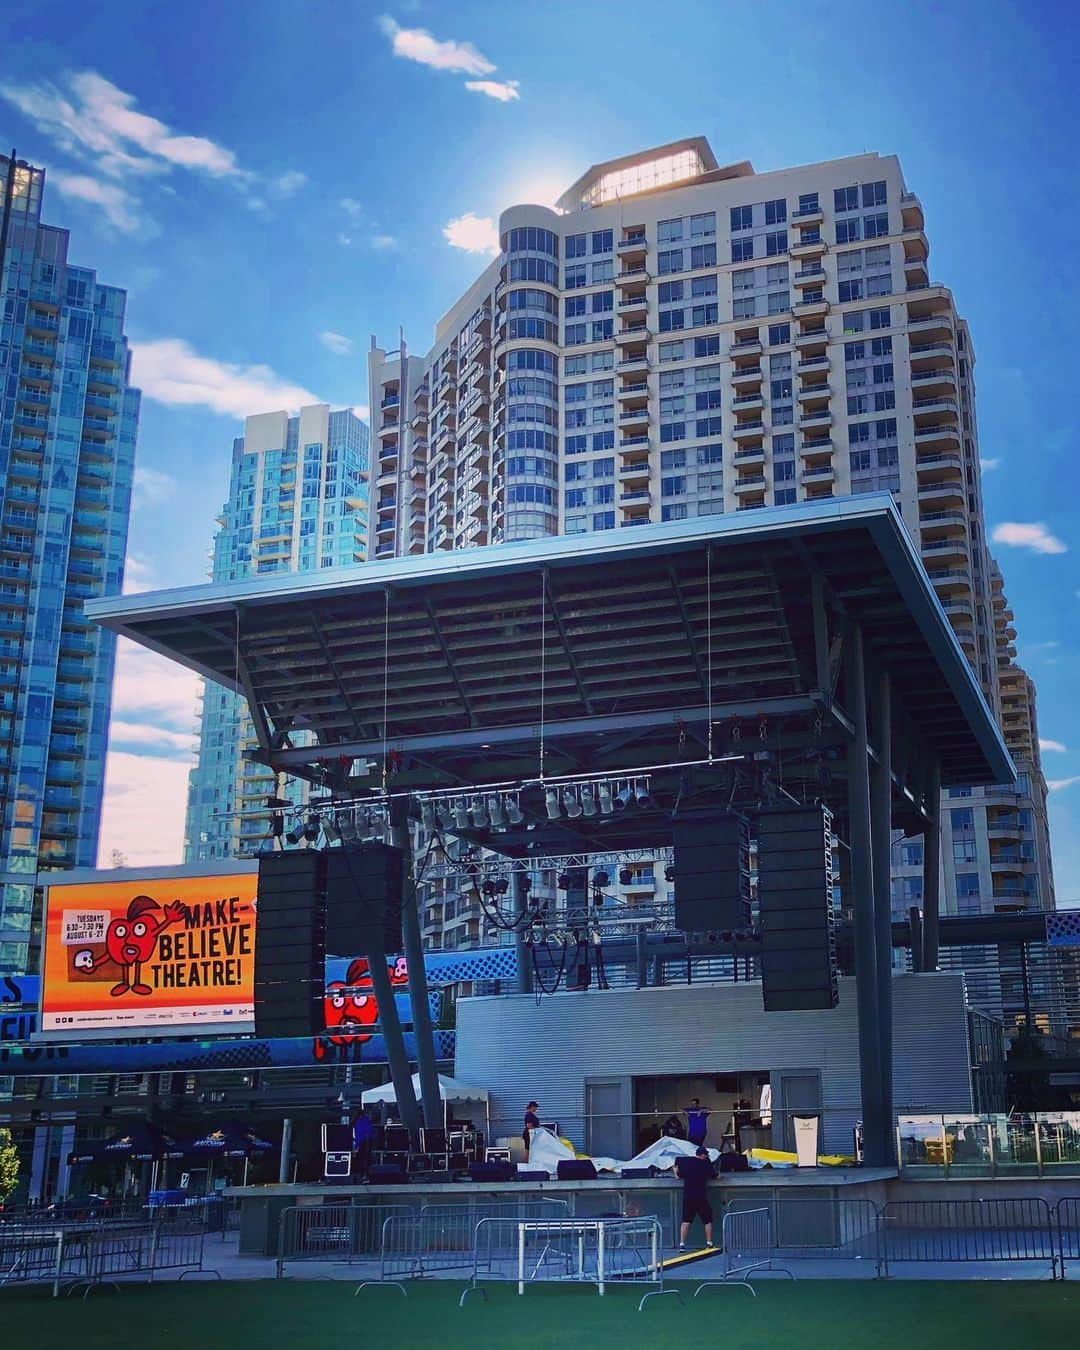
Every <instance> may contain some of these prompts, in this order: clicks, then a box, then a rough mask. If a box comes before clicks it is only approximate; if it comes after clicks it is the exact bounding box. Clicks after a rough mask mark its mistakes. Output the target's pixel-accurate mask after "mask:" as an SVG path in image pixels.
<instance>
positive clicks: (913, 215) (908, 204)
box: [900, 192, 923, 230]
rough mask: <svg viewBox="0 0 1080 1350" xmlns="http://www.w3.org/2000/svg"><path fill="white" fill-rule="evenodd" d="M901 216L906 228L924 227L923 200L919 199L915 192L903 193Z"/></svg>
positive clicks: (919, 228)
mask: <svg viewBox="0 0 1080 1350" xmlns="http://www.w3.org/2000/svg"><path fill="white" fill-rule="evenodd" d="M900 218H901V220H902V221H903V223H904V229H905V230H921V229H922V228H923V209H922V202H920V201H919V199H918V197H916V195H915V193H914V192H905V193H903V194H902V195H901V197H900Z"/></svg>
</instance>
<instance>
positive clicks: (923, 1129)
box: [897, 1111, 1080, 1177]
mask: <svg viewBox="0 0 1080 1350" xmlns="http://www.w3.org/2000/svg"><path fill="white" fill-rule="evenodd" d="M897 1156H898V1158H899V1161H900V1166H901V1168H902V1169H903V1170H904V1171H905V1172H908V1173H910V1174H911V1175H913V1176H920V1175H926V1176H946V1177H948V1176H970V1177H983V1176H985V1177H994V1176H1038V1177H1044V1176H1054V1175H1067V1174H1077V1175H1080V1111H1044V1112H1025V1113H1022V1114H1015V1115H1005V1114H988V1115H974V1114H972V1115H952V1116H950V1115H901V1116H900V1117H899V1118H898V1123H897Z"/></svg>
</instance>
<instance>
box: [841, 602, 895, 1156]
mask: <svg viewBox="0 0 1080 1350" xmlns="http://www.w3.org/2000/svg"><path fill="white" fill-rule="evenodd" d="M845 646H846V667H847V669H846V675H847V679H846V681H845V684H846V693H847V708H848V714H849V716H850V718H851V722H852V728H853V731H854V735H853V737H852V741H851V745H850V748H849V751H848V815H849V819H850V827H851V838H850V840H849V843H850V845H851V896H850V901H851V908H852V910H853V912H854V918H855V924H854V928H855V990H856V998H857V1001H858V1016H859V1086H860V1091H861V1099H862V1119H863V1152H864V1157H865V1161H866V1163H867V1165H868V1166H870V1167H884V1166H886V1165H887V1164H888V1160H889V1156H890V1152H891V1150H890V1148H889V1143H888V1139H887V1137H886V1136H887V1134H888V1125H887V1123H886V1120H885V1116H884V1114H883V1112H882V1109H881V1095H882V1090H881V1073H880V1056H881V1033H880V1020H881V1014H880V1008H879V1006H878V990H877V985H878V972H877V935H876V925H875V909H874V853H873V846H872V835H871V821H870V772H869V770H870V759H869V754H868V747H867V735H866V671H865V667H864V664H863V640H862V630H861V629H860V628H859V627H858V625H857V624H856V625H853V626H852V627H851V629H850V630H849V632H848V641H847V643H846V644H845Z"/></svg>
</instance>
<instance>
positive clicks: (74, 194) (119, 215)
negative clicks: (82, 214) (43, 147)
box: [49, 169, 147, 234]
mask: <svg viewBox="0 0 1080 1350" xmlns="http://www.w3.org/2000/svg"><path fill="white" fill-rule="evenodd" d="M49 183H50V184H51V186H52V187H54V188H56V190H57V192H59V193H60V194H61V196H64V197H68V198H70V199H71V200H73V201H78V202H88V203H89V204H90V205H91V206H100V207H101V214H102V215H103V216H104V217H105V219H106V220H107V221H108V222H109V224H110V225H111V226H112V227H113V228H114V229H116V230H119V231H120V232H121V233H122V234H135V233H136V232H137V231H139V230H141V229H143V227H144V226H145V225H146V224H147V222H146V220H145V218H144V216H143V214H142V211H141V210H140V207H139V203H138V202H137V201H136V200H135V198H134V197H133V196H132V195H131V193H130V192H128V191H127V189H126V188H122V187H121V186H120V185H119V183H103V182H102V181H101V180H100V179H99V178H92V177H91V176H90V175H89V174H86V173H65V172H64V171H63V170H62V169H54V170H53V171H52V172H51V173H50V174H49Z"/></svg>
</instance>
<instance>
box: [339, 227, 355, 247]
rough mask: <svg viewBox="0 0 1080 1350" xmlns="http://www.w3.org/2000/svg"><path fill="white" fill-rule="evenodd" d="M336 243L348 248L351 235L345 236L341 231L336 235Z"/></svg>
mask: <svg viewBox="0 0 1080 1350" xmlns="http://www.w3.org/2000/svg"><path fill="white" fill-rule="evenodd" d="M337 241H338V243H339V244H341V246H342V247H343V248H348V247H349V245H350V244H351V243H352V235H351V234H345V232H344V231H342V233H341V234H339V235H338V237H337Z"/></svg>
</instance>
